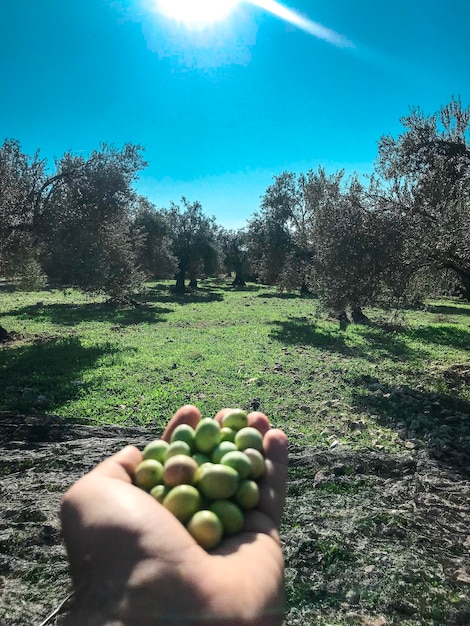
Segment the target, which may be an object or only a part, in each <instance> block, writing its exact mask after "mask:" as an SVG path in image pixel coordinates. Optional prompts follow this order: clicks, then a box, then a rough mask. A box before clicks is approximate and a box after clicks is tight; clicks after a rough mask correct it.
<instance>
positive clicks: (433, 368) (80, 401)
mask: <svg viewBox="0 0 470 626" xmlns="http://www.w3.org/2000/svg"><path fill="white" fill-rule="evenodd" d="M169 286H170V283H165V284H151V285H148V288H147V290H146V292H145V294H143V295H142V296H141V305H140V306H138V307H137V308H133V307H129V308H117V309H116V308H113V307H112V306H109V305H107V304H106V303H105V300H104V299H103V298H99V297H92V296H87V295H83V294H80V293H79V292H75V291H72V290H67V292H62V291H44V292H37V293H23V292H19V291H15V290H12V289H8V286H7V285H3V290H2V291H0V320H1V323H2V324H3V326H5V327H6V328H7V329H8V330H10V331H14V333H16V340H15V341H14V342H12V343H7V344H5V345H4V346H3V348H2V350H1V351H0V360H1V370H2V380H3V381H4V382H3V385H2V395H1V399H0V410H7V411H18V412H23V413H32V412H40V413H54V414H56V415H59V416H62V417H64V418H66V419H71V420H72V419H73V420H80V421H81V420H84V421H87V422H91V423H100V424H101V423H114V424H124V423H127V424H129V423H130V424H139V425H155V427H156V428H157V429H160V428H161V427H162V425H163V424H164V423H165V422H166V421H167V420H168V418H169V417H170V415H171V414H172V413H173V412H174V411H175V410H176V409H177V408H178V407H179V406H180V405H182V404H185V403H192V404H195V405H197V406H198V407H199V408H200V409H201V411H202V413H203V414H204V415H213V414H214V413H215V412H216V411H217V410H218V409H219V408H220V407H222V406H241V407H243V408H246V409H248V408H250V405H251V404H252V402H253V401H255V402H256V401H257V402H259V405H260V410H262V411H264V412H265V413H266V414H267V415H268V416H269V417H270V419H271V420H272V423H273V424H274V425H276V426H280V427H282V428H284V429H285V430H286V431H287V433H288V435H289V436H290V437H295V438H296V439H297V440H300V441H301V442H302V443H303V444H305V445H308V444H313V445H317V446H318V445H319V446H330V445H332V444H333V445H341V444H347V445H349V446H353V447H364V446H365V447H373V448H378V449H385V450H394V449H397V446H398V447H400V446H401V445H403V440H404V439H406V438H407V437H408V438H409V436H408V434H407V437H405V436H404V431H405V430H406V431H407V433H411V435H414V436H413V437H411V438H412V439H413V440H414V441H415V443H417V444H419V443H420V442H421V443H423V444H426V443H430V444H431V445H438V446H446V445H449V444H450V445H454V446H455V445H457V447H459V448H461V447H464V446H467V449H469V448H470V442H469V441H468V433H465V432H460V431H459V430H457V431H456V429H455V428H454V427H453V426H452V420H451V421H450V424H451V425H450V426H449V424H448V423H446V424H444V423H442V418H443V417H448V416H449V415H454V414H455V413H457V417H458V416H459V414H460V413H462V412H468V410H469V406H470V385H469V373H468V370H469V367H468V363H469V352H470V305H468V304H464V303H461V302H459V301H458V300H445V301H439V302H429V303H428V305H427V308H426V310H424V311H406V312H405V315H404V318H403V319H401V323H400V325H397V324H395V325H390V324H388V323H387V320H388V318H389V313H386V312H384V311H380V310H368V311H367V313H368V314H369V316H370V317H371V319H372V320H373V322H374V324H373V326H370V327H369V326H356V325H351V326H349V327H348V329H347V330H346V331H345V332H342V331H340V329H339V325H338V323H337V322H336V321H335V320H326V319H321V318H319V317H317V315H316V309H317V302H316V301H315V299H309V298H301V297H299V296H297V295H295V294H280V293H278V292H277V291H276V290H275V289H274V288H267V287H263V286H259V285H254V284H253V285H250V286H248V287H247V288H246V289H244V290H240V291H236V290H233V289H232V288H231V287H230V286H229V283H228V281H223V280H219V281H215V280H212V281H206V282H204V283H202V284H201V287H200V288H199V289H198V290H197V291H196V292H194V293H188V294H185V295H183V296H175V295H174V294H173V293H171V291H170V290H169ZM454 422H455V423H458V424H460V420H454ZM459 437H460V438H462V437H463V439H462V441H460V440H459ZM299 438H300V439H299Z"/></svg>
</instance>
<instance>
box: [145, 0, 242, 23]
mask: <svg viewBox="0 0 470 626" xmlns="http://www.w3.org/2000/svg"><path fill="white" fill-rule="evenodd" d="M155 2H156V8H157V10H158V11H159V12H160V13H162V14H163V15H165V16H166V17H169V18H171V19H174V20H176V21H178V22H181V23H183V24H184V25H185V26H187V27H188V28H202V27H204V26H209V25H210V24H214V23H215V22H219V21H221V20H224V19H225V18H226V17H228V15H229V14H230V13H231V12H232V11H233V9H234V8H235V7H236V6H237V5H238V4H240V0H155Z"/></svg>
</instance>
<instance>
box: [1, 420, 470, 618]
mask: <svg viewBox="0 0 470 626" xmlns="http://www.w3.org/2000/svg"><path fill="white" fill-rule="evenodd" d="M159 435H160V433H156V432H152V431H150V429H142V428H131V427H114V426H104V427H95V426H83V425H79V424H72V423H70V422H64V421H62V420H60V419H59V418H54V417H44V416H29V417H27V416H18V415H14V414H9V413H4V414H0V445H1V448H2V455H1V459H0V475H1V483H0V623H1V624H2V626H26V625H32V624H39V623H41V621H42V620H43V619H44V618H45V617H46V616H47V615H48V614H49V613H50V612H51V611H52V610H53V609H54V608H55V607H56V606H57V605H58V604H59V603H60V601H61V600H62V599H63V598H64V597H65V596H66V595H67V594H68V592H69V591H70V589H71V584H70V578H69V575H68V571H67V562H66V557H65V550H64V547H63V544H62V538H61V532H60V523H59V516H58V511H59V506H60V499H61V496H62V494H63V493H64V492H65V491H66V489H67V488H68V487H69V486H70V485H71V484H72V483H73V482H75V480H77V479H78V478H79V477H80V476H82V475H83V474H84V473H85V472H87V471H88V470H89V469H91V468H92V467H94V466H95V465H96V464H97V463H98V462H100V461H101V460H103V458H104V457H106V456H108V455H109V454H112V453H113V452H115V451H117V450H119V449H120V448H121V447H123V446H124V445H126V444H128V443H133V444H135V445H137V446H139V447H143V445H144V444H145V443H147V442H148V441H149V439H150V438H153V437H157V436H159ZM469 496H470V482H469V480H468V476H467V475H465V474H464V473H463V472H459V470H458V469H455V468H450V467H446V466H444V465H443V464H442V463H441V462H440V461H438V460H436V459H430V458H429V456H428V455H427V453H426V451H425V450H422V449H421V450H410V451H407V452H406V453H402V454H397V455H392V454H382V453H377V452H368V451H363V452H358V451H350V450H349V451H348V450H347V449H345V448H343V449H334V450H319V449H314V448H305V447H301V446H297V445H295V444H294V443H292V444H291V445H290V459H289V486H288V498H287V504H286V513H285V517H284V522H283V527H282V541H283V547H284V554H285V557H286V585H287V593H288V610H287V615H286V620H285V624H286V626H296V625H302V626H305V625H309V624H324V625H325V626H326V625H327V624H328V625H329V626H334V625H342V624H351V625H354V624H358V625H363V626H367V625H368V626H384V625H386V624H400V625H402V624H409V625H418V624H422V625H424V624H426V625H435V626H437V625H443V624H449V625H454V624H455V625H459V624H460V625H465V624H469V623H470V555H469V552H470V498H469ZM51 623H52V624H60V623H61V618H60V616H59V617H57V618H56V619H55V620H52V622H51Z"/></svg>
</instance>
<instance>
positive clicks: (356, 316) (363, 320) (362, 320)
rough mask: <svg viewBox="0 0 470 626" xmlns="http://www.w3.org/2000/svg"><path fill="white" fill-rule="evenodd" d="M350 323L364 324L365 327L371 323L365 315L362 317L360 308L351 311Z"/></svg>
mask: <svg viewBox="0 0 470 626" xmlns="http://www.w3.org/2000/svg"><path fill="white" fill-rule="evenodd" d="M351 317H352V321H353V322H354V323H355V324H364V325H365V326H370V324H371V322H370V319H369V318H368V317H367V315H364V313H363V312H362V309H361V307H360V306H357V307H354V308H353V309H352V310H351Z"/></svg>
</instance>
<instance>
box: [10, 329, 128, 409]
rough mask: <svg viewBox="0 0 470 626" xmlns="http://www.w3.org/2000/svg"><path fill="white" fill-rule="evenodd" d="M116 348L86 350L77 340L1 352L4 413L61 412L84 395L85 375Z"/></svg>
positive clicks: (26, 346) (50, 340)
mask: <svg viewBox="0 0 470 626" xmlns="http://www.w3.org/2000/svg"><path fill="white" fill-rule="evenodd" d="M114 352H116V348H115V347H114V346H112V345H111V344H108V343H105V344H103V345H101V346H93V347H84V346H82V344H81V343H80V340H79V339H77V338H75V337H66V338H60V339H49V340H42V341H37V342H35V343H33V344H29V345H25V344H23V345H17V344H16V345H15V344H14V345H12V346H9V347H7V348H4V349H3V350H1V351H0V372H1V380H2V386H1V390H2V396H1V401H0V408H1V409H2V410H4V411H15V412H18V413H30V412H35V411H41V412H47V411H52V410H54V409H57V408H58V407H60V406H62V405H64V404H65V403H66V402H68V401H70V400H71V399H73V398H75V397H76V396H77V395H78V394H79V393H80V392H83V389H84V386H83V384H82V383H81V375H82V373H83V372H84V371H86V370H88V369H91V368H93V367H94V366H95V364H96V362H97V360H98V359H99V358H100V357H102V356H103V355H106V354H113V353H114Z"/></svg>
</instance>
